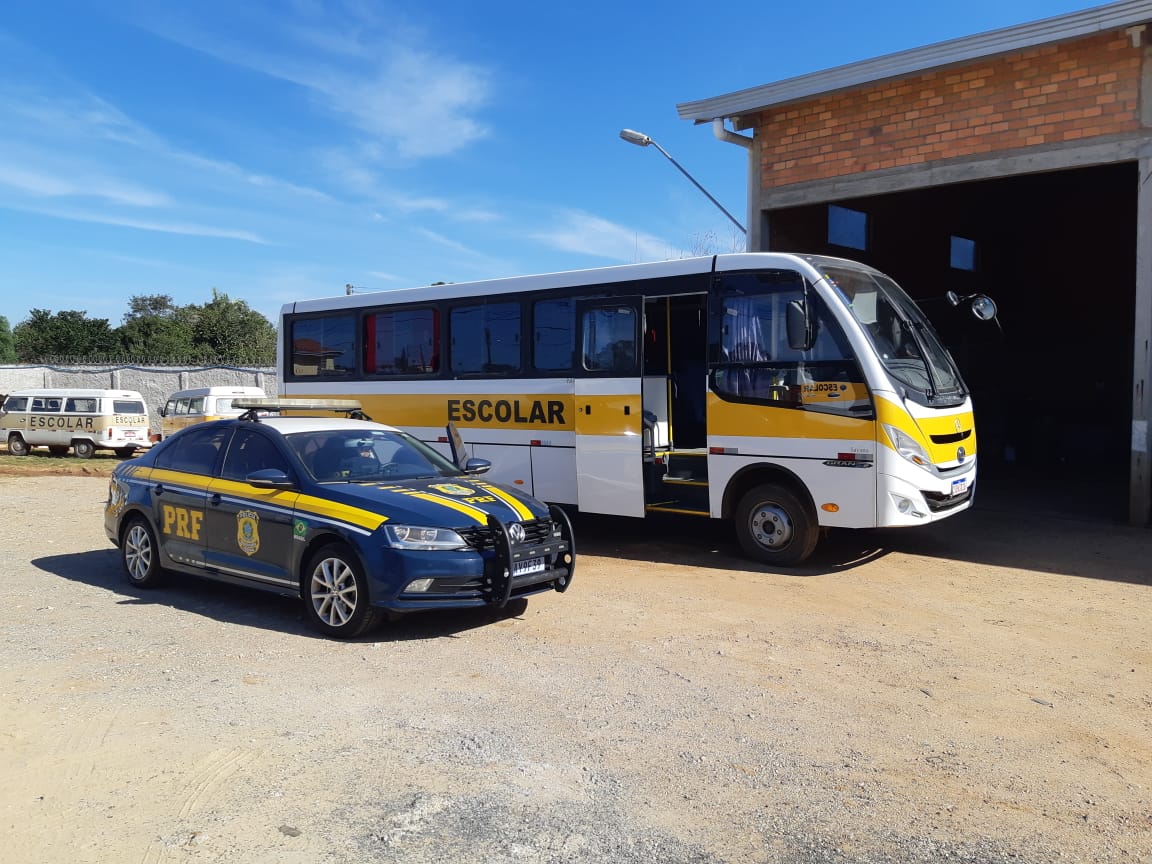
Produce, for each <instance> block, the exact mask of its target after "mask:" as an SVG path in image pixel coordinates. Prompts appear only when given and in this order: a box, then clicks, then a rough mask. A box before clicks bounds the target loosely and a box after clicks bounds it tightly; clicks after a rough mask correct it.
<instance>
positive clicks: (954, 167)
mask: <svg viewBox="0 0 1152 864" xmlns="http://www.w3.org/2000/svg"><path fill="white" fill-rule="evenodd" d="M1149 24H1152V2H1149V0H1130V2H1120V3H1112V4H1109V5H1106V6H1099V7H1095V8H1093V9H1088V10H1086V11H1082V12H1076V13H1072V14H1068V15H1063V16H1059V17H1055V18H1049V19H1046V20H1043V21H1037V22H1032V23H1028V24H1022V25H1020V26H1016V27H1010V28H1006V29H1003V30H996V31H991V32H987V33H981V34H977V35H974V36H970V37H966V38H962V39H956V40H952V41H949V42H942V43H938V44H935V45H929V46H926V47H922V48H916V49H912V50H909V51H904V52H900V53H898V54H892V55H887V56H884V57H879V58H875V59H872V60H867V61H863V62H859V63H853V64H850V65H847V66H841V67H837V68H834V69H829V70H825V71H822V72H817V73H814V74H811V75H805V76H801V77H797V78H791V79H788V80H784V81H778V82H775V83H771V84H766V85H764V86H760V87H753V88H750V89H746V90H741V91H738V92H735V93H729V94H725V95H721V96H716V97H713V98H709V99H703V100H699V101H695V102H687V103H683V104H681V105H679V106H678V109H679V112H680V115H681V117H683V118H685V119H690V120H693V121H695V122H697V123H711V124H712V126H713V129H714V131H715V133H716V135H717V137H718V138H720V139H721V140H724V141H729V142H732V143H735V144H739V145H741V146H742V147H745V148H746V149H747V151H748V159H749V162H748V205H747V224H748V225H749V226H750V227H749V232H748V246H749V249H751V250H775V251H808V252H822V253H831V254H840V255H843V256H844V257H850V258H856V259H858V260H862V261H865V262H867V263H869V264H872V265H874V266H876V267H878V268H879V269H881V270H884V271H886V272H888V273H889V274H891V275H892V276H894V277H895V278H896V279H897V281H899V282H900V283H901V284H902V285H903V286H904V287H905V289H906V290H908V292H909V293H910V294H911V295H912V296H913V297H914V298H916V299H917V301H918V302H920V303H921V305H922V307H923V308H924V309H925V311H926V312H928V314H929V316H930V317H931V318H932V319H933V322H934V324H935V325H936V326H937V328H938V329H939V330H940V331H941V334H942V335H943V336H944V337H945V339H946V341H948V342H949V344H950V345H951V346H952V348H953V353H954V355H955V356H956V359H957V361H958V363H959V364H960V365H961V368H962V369H963V371H964V373H965V377H966V378H967V380H968V382H969V385H970V386H971V388H972V391H973V397H974V400H975V403H976V410H977V418H978V420H977V422H978V428H979V430H980V436H981V438H980V451H979V452H980V460H981V477H982V480H981V483H982V484H987V485H988V488H990V489H996V490H998V491H1000V492H1001V493H1002V494H1005V495H1012V494H1013V493H1020V492H1027V493H1039V494H1042V495H1044V496H1046V498H1047V500H1048V501H1049V502H1053V501H1059V500H1064V501H1065V502H1066V504H1067V509H1070V510H1073V511H1075V512H1077V513H1080V514H1083V515H1104V516H1110V517H1114V518H1124V517H1127V518H1128V519H1129V520H1130V521H1132V522H1134V523H1136V524H1148V523H1149V522H1150V521H1152V462H1150V456H1152V442H1150V440H1149V436H1148V423H1149V420H1150V419H1152V416H1150V415H1152V394H1149V393H1147V392H1146V385H1147V383H1148V382H1149V380H1150V378H1152V183H1149V182H1147V181H1148V179H1149V177H1150V176H1152V27H1150V26H1148V25H1149ZM729 127H731V128H729ZM732 130H735V131H732ZM946 290H955V291H957V292H959V293H961V294H967V293H974V292H976V291H981V292H984V293H988V294H990V295H992V296H993V297H994V298H995V299H996V301H997V303H998V304H999V306H1000V310H1001V314H1000V321H1001V324H1002V329H1001V330H996V329H995V328H988V327H983V328H980V327H977V326H975V322H973V321H971V320H970V319H961V318H960V317H958V316H957V313H956V310H954V309H952V308H951V307H950V306H948V304H947V303H942V302H940V301H941V300H942V298H943V294H944V292H945V291H946Z"/></svg>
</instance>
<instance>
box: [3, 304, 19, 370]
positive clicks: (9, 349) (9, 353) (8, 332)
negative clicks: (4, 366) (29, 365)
mask: <svg viewBox="0 0 1152 864" xmlns="http://www.w3.org/2000/svg"><path fill="white" fill-rule="evenodd" d="M15 362H16V340H15V338H14V337H13V336H12V328H11V327H9V326H8V319H7V318H5V317H4V316H3V315H0V363H15Z"/></svg>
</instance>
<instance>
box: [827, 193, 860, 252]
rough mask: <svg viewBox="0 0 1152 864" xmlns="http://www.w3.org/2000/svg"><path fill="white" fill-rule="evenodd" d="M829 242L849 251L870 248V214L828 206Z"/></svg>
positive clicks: (832, 205) (833, 205)
mask: <svg viewBox="0 0 1152 864" xmlns="http://www.w3.org/2000/svg"><path fill="white" fill-rule="evenodd" d="M828 242H829V243H831V244H832V245H833V246H845V247H847V248H849V249H867V248H868V214H867V213H863V212H861V211H860V210H849V209H848V208H847V207H837V206H836V205H835V204H831V205H829V206H828Z"/></svg>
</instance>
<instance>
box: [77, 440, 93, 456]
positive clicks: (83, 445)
mask: <svg viewBox="0 0 1152 864" xmlns="http://www.w3.org/2000/svg"><path fill="white" fill-rule="evenodd" d="M72 449H73V450H74V451H75V453H76V455H77V456H79V457H80V458H81V459H91V458H92V454H94V453H95V452H96V445H95V444H93V443H92V442H91V441H88V440H86V439H84V438H80V439H78V440H76V441H73V442H72Z"/></svg>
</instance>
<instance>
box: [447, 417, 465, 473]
mask: <svg viewBox="0 0 1152 864" xmlns="http://www.w3.org/2000/svg"><path fill="white" fill-rule="evenodd" d="M447 432H448V443H449V444H450V445H451V447H452V462H453V464H455V465H456V467H457V468H459V469H460V470H461V471H467V470H468V462H469V459H468V451H467V450H465V449H464V436H463V435H461V434H460V430H459V429H457V428H456V424H455V423H449V424H448V427H447Z"/></svg>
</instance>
